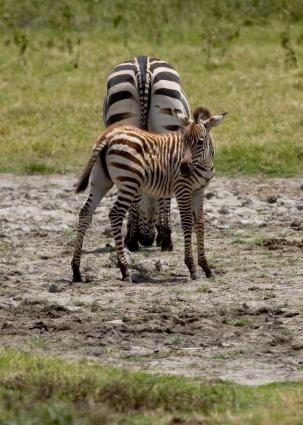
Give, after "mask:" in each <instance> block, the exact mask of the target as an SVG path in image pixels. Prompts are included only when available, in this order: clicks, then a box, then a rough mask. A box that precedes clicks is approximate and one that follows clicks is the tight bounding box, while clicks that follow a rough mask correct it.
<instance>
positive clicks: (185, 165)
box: [180, 162, 193, 177]
mask: <svg viewBox="0 0 303 425" xmlns="http://www.w3.org/2000/svg"><path fill="white" fill-rule="evenodd" d="M180 172H181V176H182V177H190V176H191V175H192V173H193V166H192V163H191V162H181V166H180Z"/></svg>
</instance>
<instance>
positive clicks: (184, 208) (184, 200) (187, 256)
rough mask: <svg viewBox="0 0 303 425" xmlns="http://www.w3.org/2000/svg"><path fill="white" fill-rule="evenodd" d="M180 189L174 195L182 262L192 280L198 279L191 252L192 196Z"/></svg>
mask: <svg viewBox="0 0 303 425" xmlns="http://www.w3.org/2000/svg"><path fill="white" fill-rule="evenodd" d="M185 189H186V188H182V189H181V190H180V192H179V193H176V198H177V203H178V207H179V211H180V216H181V226H182V230H183V235H184V262H185V264H186V265H187V267H188V270H189V272H190V277H191V278H192V279H193V280H196V279H198V274H197V272H196V267H195V262H194V257H193V252H192V240H191V238H192V227H193V217H192V195H191V191H189V190H185Z"/></svg>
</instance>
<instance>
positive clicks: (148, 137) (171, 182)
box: [72, 108, 224, 282]
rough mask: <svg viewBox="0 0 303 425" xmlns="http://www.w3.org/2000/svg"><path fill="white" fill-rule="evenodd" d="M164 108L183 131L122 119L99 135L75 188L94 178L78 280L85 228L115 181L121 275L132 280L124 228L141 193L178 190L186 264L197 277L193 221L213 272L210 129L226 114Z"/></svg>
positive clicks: (201, 258) (83, 219) (81, 227)
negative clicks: (208, 204)
mask: <svg viewBox="0 0 303 425" xmlns="http://www.w3.org/2000/svg"><path fill="white" fill-rule="evenodd" d="M160 112H161V113H165V114H169V115H174V116H175V117H176V118H177V119H178V120H179V122H180V124H181V126H180V128H181V131H178V132H174V133H173V132H171V133H167V134H163V135H158V134H154V133H149V132H146V131H143V130H140V129H138V128H136V127H132V126H127V125H124V126H113V127H110V128H109V129H108V130H106V131H105V132H104V133H103V134H101V136H100V137H99V138H98V140H97V142H96V144H95V146H94V149H93V152H92V155H91V158H90V160H89V162H88V164H87V166H86V168H85V170H84V172H83V174H82V176H81V178H80V180H79V182H78V185H77V190H76V191H77V192H81V191H83V190H85V188H86V187H87V185H88V182H89V178H91V191H90V195H89V197H88V200H87V202H86V203H85V205H84V207H83V208H82V210H81V212H80V215H79V224H78V234H77V241H76V244H75V251H74V256H73V260H72V269H73V276H74V280H75V281H79V280H81V274H80V257H81V251H82V243H83V237H84V234H85V232H86V229H87V227H88V225H89V223H90V221H91V218H92V214H93V212H94V210H95V209H96V207H97V205H98V203H99V202H100V200H101V199H102V198H103V197H104V195H105V194H106V193H107V192H108V190H109V189H110V188H111V187H112V186H113V185H115V186H116V187H117V189H118V196H117V200H116V202H115V204H114V206H113V208H112V209H111V211H110V213H109V218H110V222H111V227H112V231H113V235H114V238H115V244H116V251H117V256H118V264H119V267H120V270H121V273H122V278H123V280H128V281H130V282H131V277H130V274H129V270H128V262H127V256H126V252H125V248H124V244H123V240H122V237H121V228H122V223H123V219H124V217H125V214H126V212H127V211H128V209H129V208H130V205H131V203H132V202H133V200H134V198H135V197H136V196H137V195H138V194H140V193H144V194H145V195H147V196H149V197H152V198H155V199H160V198H162V197H171V196H173V195H175V196H176V198H177V203H178V207H179V210H180V215H181V224H182V230H183V233H184V256H185V264H186V265H187V267H188V269H189V272H190V275H191V278H192V279H196V278H197V272H196V268H195V264H194V260H193V255H192V242H191V237H192V228H193V225H194V226H195V231H196V234H197V245H198V263H199V265H200V266H201V267H202V269H203V270H204V272H205V274H206V276H207V277H209V276H212V271H211V269H210V268H209V265H208V263H207V260H206V258H205V252H204V218H203V191H204V188H205V186H206V185H207V184H208V182H209V181H210V179H211V178H212V177H213V174H214V167H213V156H214V148H213V143H212V138H211V134H210V129H211V128H212V127H213V126H216V125H218V124H219V123H220V122H221V121H222V120H223V118H224V114H220V115H216V116H214V117H212V116H211V115H210V113H209V111H208V110H206V109H205V108H198V109H197V110H196V111H195V113H194V121H192V120H191V119H189V118H188V117H187V116H185V115H184V114H180V113H179V112H178V111H176V110H173V109H171V108H168V109H167V108H161V109H160Z"/></svg>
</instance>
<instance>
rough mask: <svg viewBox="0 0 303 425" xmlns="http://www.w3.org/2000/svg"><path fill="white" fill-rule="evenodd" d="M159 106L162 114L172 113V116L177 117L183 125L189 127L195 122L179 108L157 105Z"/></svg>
mask: <svg viewBox="0 0 303 425" xmlns="http://www.w3.org/2000/svg"><path fill="white" fill-rule="evenodd" d="M156 107H157V108H159V113H160V114H166V115H170V116H172V117H175V118H177V120H178V121H179V123H180V126H181V127H187V126H188V125H189V124H191V123H192V122H193V120H192V119H191V118H189V117H188V116H186V115H185V114H184V113H183V112H182V111H181V110H180V109H177V108H161V107H160V106H159V105H156Z"/></svg>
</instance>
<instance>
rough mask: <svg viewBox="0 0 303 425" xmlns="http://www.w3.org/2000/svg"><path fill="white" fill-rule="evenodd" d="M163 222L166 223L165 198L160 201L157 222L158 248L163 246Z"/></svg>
mask: <svg viewBox="0 0 303 425" xmlns="http://www.w3.org/2000/svg"><path fill="white" fill-rule="evenodd" d="M163 221H164V198H161V199H159V201H158V214H157V221H156V229H157V232H158V234H157V238H156V244H157V246H161V245H162V240H163Z"/></svg>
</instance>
